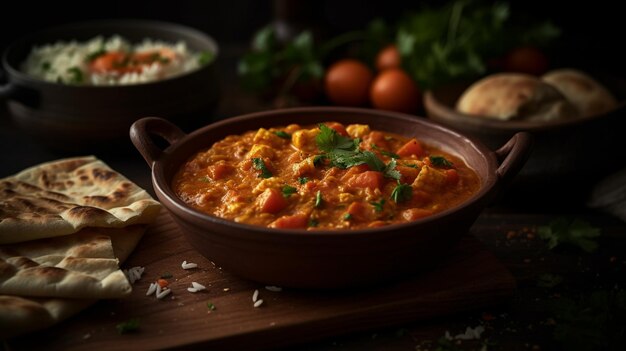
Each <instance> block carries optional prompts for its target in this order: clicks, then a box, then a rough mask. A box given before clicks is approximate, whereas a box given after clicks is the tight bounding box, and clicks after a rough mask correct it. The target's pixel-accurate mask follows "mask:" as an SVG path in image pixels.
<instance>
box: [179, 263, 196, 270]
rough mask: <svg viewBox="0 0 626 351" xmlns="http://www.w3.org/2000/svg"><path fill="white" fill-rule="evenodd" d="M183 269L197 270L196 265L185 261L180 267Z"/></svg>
mask: <svg viewBox="0 0 626 351" xmlns="http://www.w3.org/2000/svg"><path fill="white" fill-rule="evenodd" d="M180 266H181V267H182V268H183V269H192V268H197V267H198V264H196V263H191V262H189V263H187V261H183V263H182V264H181V265H180Z"/></svg>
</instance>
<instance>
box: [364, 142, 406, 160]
mask: <svg viewBox="0 0 626 351" xmlns="http://www.w3.org/2000/svg"><path fill="white" fill-rule="evenodd" d="M370 146H371V147H372V149H374V150H376V151H378V152H380V154H381V155H385V156H387V157H391V158H400V156H399V155H398V154H396V153H393V152H391V151H387V150H383V149H381V148H379V147H378V145H376V144H370Z"/></svg>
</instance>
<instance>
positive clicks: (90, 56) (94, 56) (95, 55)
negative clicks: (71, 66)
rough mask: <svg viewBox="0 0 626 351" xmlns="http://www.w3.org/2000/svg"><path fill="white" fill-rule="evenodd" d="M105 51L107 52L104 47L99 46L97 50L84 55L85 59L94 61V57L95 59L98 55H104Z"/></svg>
mask: <svg viewBox="0 0 626 351" xmlns="http://www.w3.org/2000/svg"><path fill="white" fill-rule="evenodd" d="M106 53H107V51H106V49H105V48H104V47H101V48H100V49H98V50H96V51H94V52H92V53H90V54H88V55H87V56H86V57H85V61H86V62H91V61H94V60H95V59H97V58H98V57H100V56H102V55H104V54H106Z"/></svg>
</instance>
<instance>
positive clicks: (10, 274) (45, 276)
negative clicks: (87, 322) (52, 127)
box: [0, 156, 161, 338]
mask: <svg viewBox="0 0 626 351" xmlns="http://www.w3.org/2000/svg"><path fill="white" fill-rule="evenodd" d="M160 207H161V206H160V204H159V203H158V202H157V201H155V200H153V199H152V198H151V197H150V195H149V194H148V193H147V192H145V191H144V190H143V189H141V188H139V187H138V186H137V185H135V184H133V183H132V182H131V181H129V180H128V179H126V178H125V177H124V176H123V175H121V174H120V173H118V172H116V171H114V170H112V169H111V168H110V167H108V166H107V165H106V164H105V163H103V162H102V161H100V160H98V159H97V158H95V157H93V156H88V157H78V158H70V159H63V160H57V161H52V162H48V163H44V164H40V165H37V166H34V167H31V168H28V169H26V170H24V171H22V172H20V173H18V174H16V175H13V176H9V177H6V178H3V179H0V325H1V326H2V328H0V338H8V337H12V336H16V335H19V334H23V333H26V332H29V331H34V330H38V329H41V328H45V327H48V326H51V325H53V324H55V323H57V322H59V321H61V320H63V319H65V318H67V317H69V316H71V315H73V314H75V313H77V312H79V311H81V310H82V309H84V308H86V307H88V306H90V305H91V304H93V303H94V302H96V301H97V300H98V299H110V298H121V297H125V296H127V295H128V294H130V292H131V291H132V287H131V285H130V283H129V281H128V279H127V277H126V276H125V274H124V273H123V272H122V271H121V270H120V264H121V263H122V262H123V261H124V260H125V259H126V258H127V257H128V256H129V255H130V253H131V252H132V251H133V250H134V248H135V247H136V245H137V243H138V242H139V240H140V239H141V237H142V235H143V233H144V231H145V229H146V226H147V224H149V223H151V222H152V221H153V220H154V219H155V218H156V216H157V215H158V213H159V211H160Z"/></svg>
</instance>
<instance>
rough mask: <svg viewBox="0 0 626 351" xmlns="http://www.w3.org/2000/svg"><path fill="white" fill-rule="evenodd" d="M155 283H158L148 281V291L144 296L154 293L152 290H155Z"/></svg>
mask: <svg viewBox="0 0 626 351" xmlns="http://www.w3.org/2000/svg"><path fill="white" fill-rule="evenodd" d="M157 285H158V284H155V283H150V287H149V288H148V292H146V296H150V295H152V294H154V292H155V291H156V290H157Z"/></svg>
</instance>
